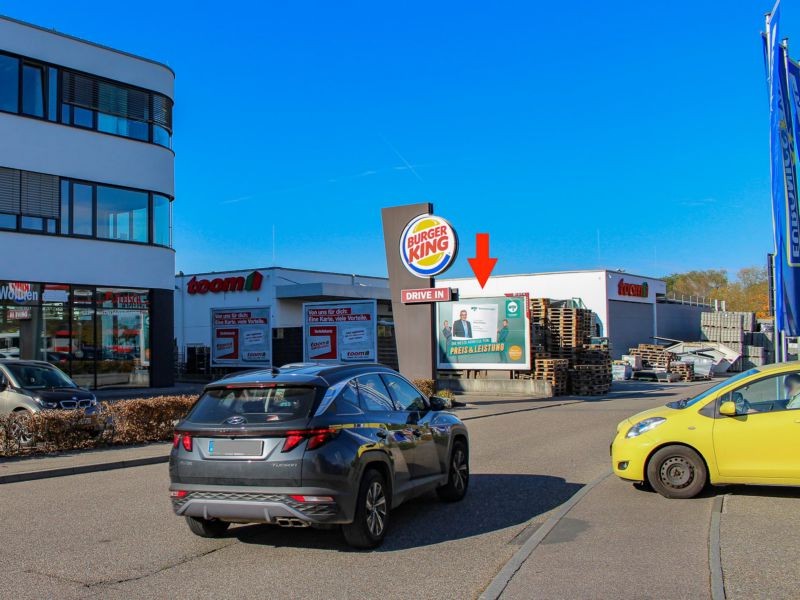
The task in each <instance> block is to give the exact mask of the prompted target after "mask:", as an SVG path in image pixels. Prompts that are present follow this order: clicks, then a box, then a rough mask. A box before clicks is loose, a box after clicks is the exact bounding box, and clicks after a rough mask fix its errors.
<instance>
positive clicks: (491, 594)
mask: <svg viewBox="0 0 800 600" xmlns="http://www.w3.org/2000/svg"><path fill="white" fill-rule="evenodd" d="M610 475H611V469H608V470H606V472H605V473H603V474H602V475H600V476H599V477H597V478H596V479H594V480H593V481H591V482H589V483H587V484H586V485H585V486H583V487H582V488H581V489H580V490H578V491H577V492H576V493H575V495H574V496H572V497H571V498H570V499H569V500H567V501H566V502H564V504H562V505H561V506H559V507H558V509H557V510H556V512H555V513H553V514H552V515H551V516H550V518H549V519H547V521H545V522H544V523H542V525H541V526H540V527H539V528H538V529H537V530H536V531H535V532H534V533H533V535H531V537H530V538H528V540H527V541H526V542H525V543H524V544H523V545H522V547H521V548H520V549H519V550H517V551H516V552H515V553H514V555H513V556H512V557H511V558H510V559H509V560H508V562H507V563H506V564H505V566H504V567H503V568H502V569H501V570H500V572H499V573H498V574H497V575H495V577H494V579H492V582H491V583H490V584H489V586H488V587H487V588H486V589H485V590H484V591H483V593H482V594H481V595H480V600H497V598H499V597H500V596H501V595H502V593H503V592H504V591H505V589H506V587H508V584H509V583H510V582H511V579H512V578H513V577H514V575H515V574H516V573H517V571H519V569H520V567H522V565H523V563H524V562H525V561H526V560H527V559H528V558H529V557H530V555H531V554H533V551H534V550H536V548H537V547H538V546H539V544H541V543H542V541H543V540H544V539H545V538H546V537H547V535H548V534H549V533H550V532H551V531H552V530H553V529H554V528H555V526H556V525H558V523H559V521H560V520H561V519H563V518H564V517H565V516H566V515H567V513H568V512H569V511H570V510H572V509H573V508H574V507H575V505H577V504H578V502H580V501H581V500H582V499H583V498H584V496H586V494H588V493H589V492H590V491H592V489H593V488H594V487H595V486H596V485H597V484H599V483H600V482H602V481H603V480H605V479H606V478H608V477H609V476H610Z"/></svg>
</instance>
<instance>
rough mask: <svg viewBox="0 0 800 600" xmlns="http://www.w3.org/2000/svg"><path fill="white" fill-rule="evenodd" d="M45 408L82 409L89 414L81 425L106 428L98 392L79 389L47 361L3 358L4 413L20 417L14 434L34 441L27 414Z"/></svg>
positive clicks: (0, 397)
mask: <svg viewBox="0 0 800 600" xmlns="http://www.w3.org/2000/svg"><path fill="white" fill-rule="evenodd" d="M43 410H80V411H82V412H83V414H84V417H85V418H83V419H82V420H81V423H80V425H81V427H85V428H86V429H89V430H91V431H93V432H94V433H97V434H99V433H102V431H103V430H104V429H105V427H106V419H105V417H104V415H103V409H102V407H101V406H100V404H98V402H97V398H95V396H94V394H93V393H92V392H90V391H88V390H84V389H81V388H79V387H78V386H77V384H76V383H75V382H74V381H72V379H70V378H69V377H68V376H67V375H66V373H64V372H63V371H61V370H60V369H58V368H56V367H54V366H53V365H51V364H50V363H46V362H44V361H38V360H16V359H14V360H9V359H0V414H3V415H6V414H15V415H18V416H19V417H20V418H18V419H16V420H15V422H14V423H12V436H14V437H15V438H17V439H18V440H19V442H20V443H22V444H27V443H30V441H31V436H30V435H29V433H28V430H27V427H26V426H25V420H26V417H27V415H30V414H32V413H37V412H40V411H43Z"/></svg>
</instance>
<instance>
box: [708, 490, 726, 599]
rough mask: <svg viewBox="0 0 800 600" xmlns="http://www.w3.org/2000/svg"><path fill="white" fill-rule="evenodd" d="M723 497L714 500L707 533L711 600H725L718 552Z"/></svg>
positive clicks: (720, 554) (719, 552)
mask: <svg viewBox="0 0 800 600" xmlns="http://www.w3.org/2000/svg"><path fill="white" fill-rule="evenodd" d="M724 499H725V496H717V497H716V498H714V504H713V505H712V507H711V525H710V526H709V531H708V569H709V571H710V572H711V600H725V581H724V579H723V576H722V553H721V550H720V532H719V527H720V516H721V514H722V505H723V501H724Z"/></svg>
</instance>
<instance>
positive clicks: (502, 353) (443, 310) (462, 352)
mask: <svg viewBox="0 0 800 600" xmlns="http://www.w3.org/2000/svg"><path fill="white" fill-rule="evenodd" d="M436 345H437V360H436V365H437V368H438V369H443V370H446V369H496V370H527V369H530V366H531V357H530V321H529V318H528V314H527V311H526V310H525V299H524V298H522V297H505V296H503V297H494V298H465V299H462V300H458V301H456V302H440V303H438V304H437V305H436Z"/></svg>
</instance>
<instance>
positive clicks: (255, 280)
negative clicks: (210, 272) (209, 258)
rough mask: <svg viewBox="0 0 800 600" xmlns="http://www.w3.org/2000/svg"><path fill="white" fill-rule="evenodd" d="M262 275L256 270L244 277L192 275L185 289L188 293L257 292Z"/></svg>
mask: <svg viewBox="0 0 800 600" xmlns="http://www.w3.org/2000/svg"><path fill="white" fill-rule="evenodd" d="M263 281H264V276H263V275H262V274H261V273H259V272H258V271H253V272H252V273H250V275H248V276H247V277H246V278H245V277H242V276H238V277H216V278H215V279H198V278H197V277H192V278H191V279H190V280H189V283H188V284H186V291H187V292H188V293H189V294H192V295H194V294H207V293H208V292H211V293H212V294H219V293H221V292H257V291H258V290H260V289H261V284H262V283H263Z"/></svg>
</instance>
